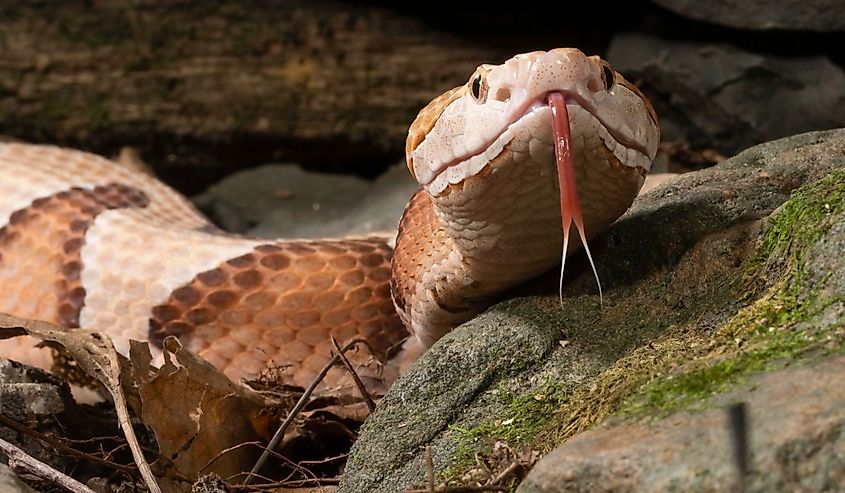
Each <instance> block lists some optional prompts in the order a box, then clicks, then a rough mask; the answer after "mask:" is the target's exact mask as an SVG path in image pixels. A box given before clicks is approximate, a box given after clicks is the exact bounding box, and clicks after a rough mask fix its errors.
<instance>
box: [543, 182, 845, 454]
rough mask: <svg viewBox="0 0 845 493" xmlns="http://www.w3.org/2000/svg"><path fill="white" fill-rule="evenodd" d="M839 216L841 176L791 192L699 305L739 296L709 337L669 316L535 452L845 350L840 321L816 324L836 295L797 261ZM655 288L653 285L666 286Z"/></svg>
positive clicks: (843, 198)
mask: <svg viewBox="0 0 845 493" xmlns="http://www.w3.org/2000/svg"><path fill="white" fill-rule="evenodd" d="M843 211H845V171H837V172H834V173H831V174H830V175H828V176H827V177H825V178H823V179H821V180H818V181H817V182H815V183H812V184H810V185H807V186H804V187H801V188H800V189H798V190H796V191H795V192H794V193H793V194H792V197H791V198H790V200H788V201H787V202H786V203H784V205H783V206H782V207H781V208H780V209H779V210H778V211H777V212H776V213H775V214H774V215H773V216H772V217H771V218H770V220H769V228H768V230H767V233H766V235H765V237H764V239H763V241H762V244H761V246H760V247H759V249H758V251H757V252H756V254H755V255H753V256H751V257H750V258H749V259H748V260H747V261H746V262H745V263H744V265H742V266H740V267H739V268H738V269H737V270H736V273H735V276H734V278H732V279H727V280H725V282H724V283H722V285H720V286H719V288H718V289H715V290H713V292H711V294H710V295H708V298H706V299H704V300H701V301H700V303H704V305H702V306H705V308H706V306H707V305H709V306H715V307H721V306H729V305H727V303H730V302H732V301H735V300H746V301H747V305H746V307H745V308H743V309H741V310H740V311H739V312H738V313H736V314H735V315H734V316H733V317H731V318H730V319H729V320H728V321H727V322H726V323H724V324H722V326H721V327H720V328H718V329H717V330H716V331H715V332H714V333H713V334H712V335H709V336H708V335H706V333H705V332H704V331H702V330H701V329H700V328H699V321H698V320H697V316H696V315H695V314H694V313H693V312H692V311H690V312H689V314H688V316H687V317H686V320H685V321H684V319H683V317H681V318H678V319H677V320H678V324H677V325H676V326H670V327H669V328H668V329H663V330H664V333H663V334H662V335H660V336H659V337H657V339H654V340H652V341H651V342H649V343H648V344H647V345H643V344H640V345H639V347H636V348H635V349H633V350H631V351H629V352H628V354H626V355H625V356H623V357H620V358H618V359H616V360H615V361H614V362H613V363H612V364H611V365H610V366H608V367H607V368H606V369H604V370H602V371H601V372H600V373H599V374H598V375H597V376H596V377H594V378H593V379H590V380H589V381H588V382H585V384H583V385H580V386H576V387H575V388H574V389H573V390H572V394H571V398H570V399H568V400H566V401H564V402H562V405H561V408H560V409H559V410H558V412H557V415H556V416H555V418H554V419H553V420H551V426H550V428H549V429H548V430H547V431H545V432H542V433H540V434H539V435H538V436H537V443H536V445H537V446H538V448H541V449H550V448H552V447H553V446H555V445H556V444H559V443H561V442H562V441H565V440H566V439H568V438H570V437H572V436H574V435H575V434H577V433H580V432H581V431H584V430H585V429H587V428H589V427H590V426H592V425H593V424H595V423H598V422H600V421H603V420H605V419H606V418H608V417H609V416H612V415H615V416H618V417H621V418H625V417H630V416H640V415H646V414H648V415H651V414H666V413H669V412H672V411H675V410H678V409H682V408H690V407H693V408H700V407H704V406H706V405H707V402H708V400H709V399H708V398H709V397H710V396H711V395H713V394H716V393H720V392H722V391H724V390H726V389H727V388H729V387H730V386H731V385H734V384H736V383H739V382H742V381H743V380H744V379H745V378H746V377H747V376H749V375H751V374H753V373H756V372H760V371H765V370H770V369H775V368H778V367H781V366H783V365H784V364H787V363H788V362H790V361H793V360H796V359H801V358H805V359H806V358H807V357H808V354H809V353H813V354H826V353H830V352H831V351H842V350H843V349H845V333H843V329H842V328H841V325H837V324H830V325H827V326H825V325H824V324H822V323H820V321H819V318H820V316H821V314H822V313H823V312H824V310H825V308H827V307H828V306H830V305H831V304H833V303H837V302H840V301H842V297H839V298H833V297H831V295H829V294H826V292H825V291H823V287H824V285H825V281H826V278H825V279H822V280H821V281H818V280H816V281H815V282H814V283H813V284H812V285H810V283H809V277H810V276H809V275H808V274H809V271H808V269H807V268H806V262H805V259H804V255H805V252H806V251H808V249H809V248H810V247H811V246H812V245H813V244H815V243H816V242H817V241H818V240H819V239H820V238H822V237H823V236H824V234H825V233H827V231H828V230H829V229H830V226H831V225H832V224H834V221H835V217H836V216H837V215H838V214H840V213H842V212H843ZM840 217H841V216H840ZM655 282H657V283H658V284H659V285H660V286H661V288H662V287H663V286H664V285H666V283H665V282H663V283H662V284H661V282H660V281H655ZM646 309H649V310H650V309H651V308H646ZM699 313H700V314H703V313H706V310H703V311H701V312H699ZM632 315H633V314H632ZM637 317H638V318H642V314H641V313H640V314H639V315H638V316H637ZM654 318H657V317H654Z"/></svg>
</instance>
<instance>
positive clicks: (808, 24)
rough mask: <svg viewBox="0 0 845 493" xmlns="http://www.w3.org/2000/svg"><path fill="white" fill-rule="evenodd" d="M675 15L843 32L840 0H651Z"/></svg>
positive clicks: (725, 23)
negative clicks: (707, 0) (708, 0)
mask: <svg viewBox="0 0 845 493" xmlns="http://www.w3.org/2000/svg"><path fill="white" fill-rule="evenodd" d="M653 1H654V3H656V4H658V5H660V6H661V7H663V8H665V9H668V10H671V11H672V12H675V13H676V14H679V15H682V16H684V17H688V18H690V19H695V20H698V21H704V22H709V23H712V24H719V25H722V26H729V27H738V28H742V29H761V30H762V29H783V30H790V31H822V32H832V31H845V16H843V15H842V7H843V5H842V2H841V1H840V0H781V1H777V2H773V1H772V0H714V1H711V2H699V1H696V0H653Z"/></svg>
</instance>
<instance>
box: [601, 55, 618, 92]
mask: <svg viewBox="0 0 845 493" xmlns="http://www.w3.org/2000/svg"><path fill="white" fill-rule="evenodd" d="M601 79H602V81H604V90H605V91H607V92H610V90H611V89H613V86H614V85H616V71H614V70H613V67H611V66H610V64H609V63H607V62H605V61H604V60H602V63H601Z"/></svg>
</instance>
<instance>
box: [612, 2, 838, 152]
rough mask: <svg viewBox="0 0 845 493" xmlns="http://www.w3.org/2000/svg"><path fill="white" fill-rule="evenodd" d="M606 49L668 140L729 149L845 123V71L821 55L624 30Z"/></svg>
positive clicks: (729, 150)
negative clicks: (654, 112)
mask: <svg viewBox="0 0 845 493" xmlns="http://www.w3.org/2000/svg"><path fill="white" fill-rule="evenodd" d="M697 4H699V5H709V3H708V2H698V3H697ZM607 57H608V60H609V61H610V62H611V63H612V64H613V65H614V67H615V68H616V69H617V70H619V71H620V72H621V73H623V74H625V75H626V77H627V78H629V79H630V80H634V81H637V82H638V83H639V85H640V87H641V88H643V90H644V92H645V93H646V94H647V95H648V96H649V98H650V99H651V101H652V103H653V104H654V106H655V109H656V110H657V114H659V115H660V126H661V130H662V134H663V140H665V141H673V140H684V141H688V142H691V143H692V144H694V145H696V146H699V147H704V148H712V149H716V150H718V151H720V152H721V153H722V154H725V155H728V156H730V155H733V154H735V153H736V152H738V151H739V150H741V149H745V148H747V147H749V146H752V145H756V144H758V143H761V142H766V141H769V140H772V139H776V138H780V137H785V136H788V135H794V134H796V133H800V132H807V131H810V130H823V129H829V128H837V127H841V126H845V73H843V70H842V69H841V68H840V67H838V66H836V65H835V64H833V63H832V62H831V61H830V60H829V59H828V58H827V57H824V56H814V57H803V58H800V57H795V58H786V57H776V56H772V55H765V54H759V53H753V52H749V51H746V50H743V49H740V48H738V47H735V46H732V45H729V44H724V43H721V44H709V43H701V42H692V41H687V42H684V41H677V40H666V39H661V38H657V37H653V36H649V35H644V34H634V33H623V34H618V35H616V36H615V37H614V38H613V40H612V42H611V44H610V47H609V49H608V53H607Z"/></svg>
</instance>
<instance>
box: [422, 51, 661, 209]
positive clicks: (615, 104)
mask: <svg viewBox="0 0 845 493" xmlns="http://www.w3.org/2000/svg"><path fill="white" fill-rule="evenodd" d="M553 92H560V93H562V94H563V95H564V96H565V98H566V103H567V106H569V107H571V109H570V112H569V113H570V122H571V126H572V133H573V138H574V139H575V140H576V144H577V140H578V139H581V140H582V141H584V142H586V140H591V141H590V143H589V145H590V146H594V147H595V146H599V145H602V146H603V147H604V148H605V149H606V150H607V152H609V154H608V155H611V154H612V156H613V158H615V159H614V160H615V162H616V163H617V164H618V165H620V166H624V167H628V168H633V169H636V170H637V171H638V172H639V173H640V174H641V175H642V176H645V174H647V173H648V171H649V169H650V167H651V161H652V160H653V159H654V156H655V154H656V152H657V143H658V141H659V136H660V131H659V127H658V123H657V116H656V115H655V112H654V109H653V108H652V106H651V104H650V103H649V101H648V99H647V98H646V97H645V96H644V95H643V94H642V93H641V92H640V91H639V90H638V89H637V88H636V86H634V85H633V84H631V83H630V82H628V81H627V80H625V78H624V77H623V76H622V75H621V74H619V73H618V72H616V71H615V70H613V68H612V67H611V66H610V64H609V63H608V62H606V61H604V60H602V59H601V58H599V57H597V56H589V57H588V56H586V55H585V54H584V53H582V52H581V51H580V50H577V49H573V48H560V49H554V50H551V51H535V52H531V53H525V54H520V55H517V56H515V57H513V58H511V59H510V60H508V61H506V62H505V63H503V64H501V65H481V66H479V67H478V68H477V69H476V71H475V72H474V73H473V74H472V75H471V76H470V78H469V80H468V81H467V83H466V84H465V85H463V86H460V87H456V88H454V89H452V90H450V91H447V92H446V93H444V94H443V95H441V96H440V97H438V98H436V99H434V100H433V101H432V102H431V103H429V105H428V106H426V107H425V108H423V110H422V111H421V112H420V113H419V115H418V116H417V118H416V120H415V121H414V123H413V125H412V126H411V129H410V131H409V135H408V140H407V142H406V148H405V150H406V159H407V163H408V168H409V169H410V171H411V174H412V175H413V176H414V177H415V178H416V180H417V181H418V182H419V183H420V184H421V185H422V186H423V187H424V188H425V189H426V191H427V192H428V193H429V194H430V195H432V196H433V197H436V196H438V195H442V194H444V193H446V192H447V190H450V189H453V188H454V186H455V185H459V184H461V183H463V182H464V181H465V180H466V179H467V178H469V177H473V176H477V175H479V174H483V173H486V172H491V171H493V172H495V168H497V167H500V166H504V165H507V164H508V162H507V161H508V160H507V159H501V155H502V154H503V150H504V149H505V148H506V147H510V148H511V149H523V150H526V152H531V149H532V147H533V146H536V143H543V144H547V147H548V148H550V145H551V142H552V135H551V124H550V121H551V120H550V118H551V117H550V115H549V113H550V112H549V108H548V105H547V97H548V95H549V94H550V93H553ZM595 139H600V140H601V141H600V142H599V141H597V140H595ZM532 141H534V143H532ZM586 145H587V144H586V143H585V146H586ZM603 152H604V151H603ZM548 160H549V166H553V157H551V156H549V159H548ZM491 168H492V169H491Z"/></svg>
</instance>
